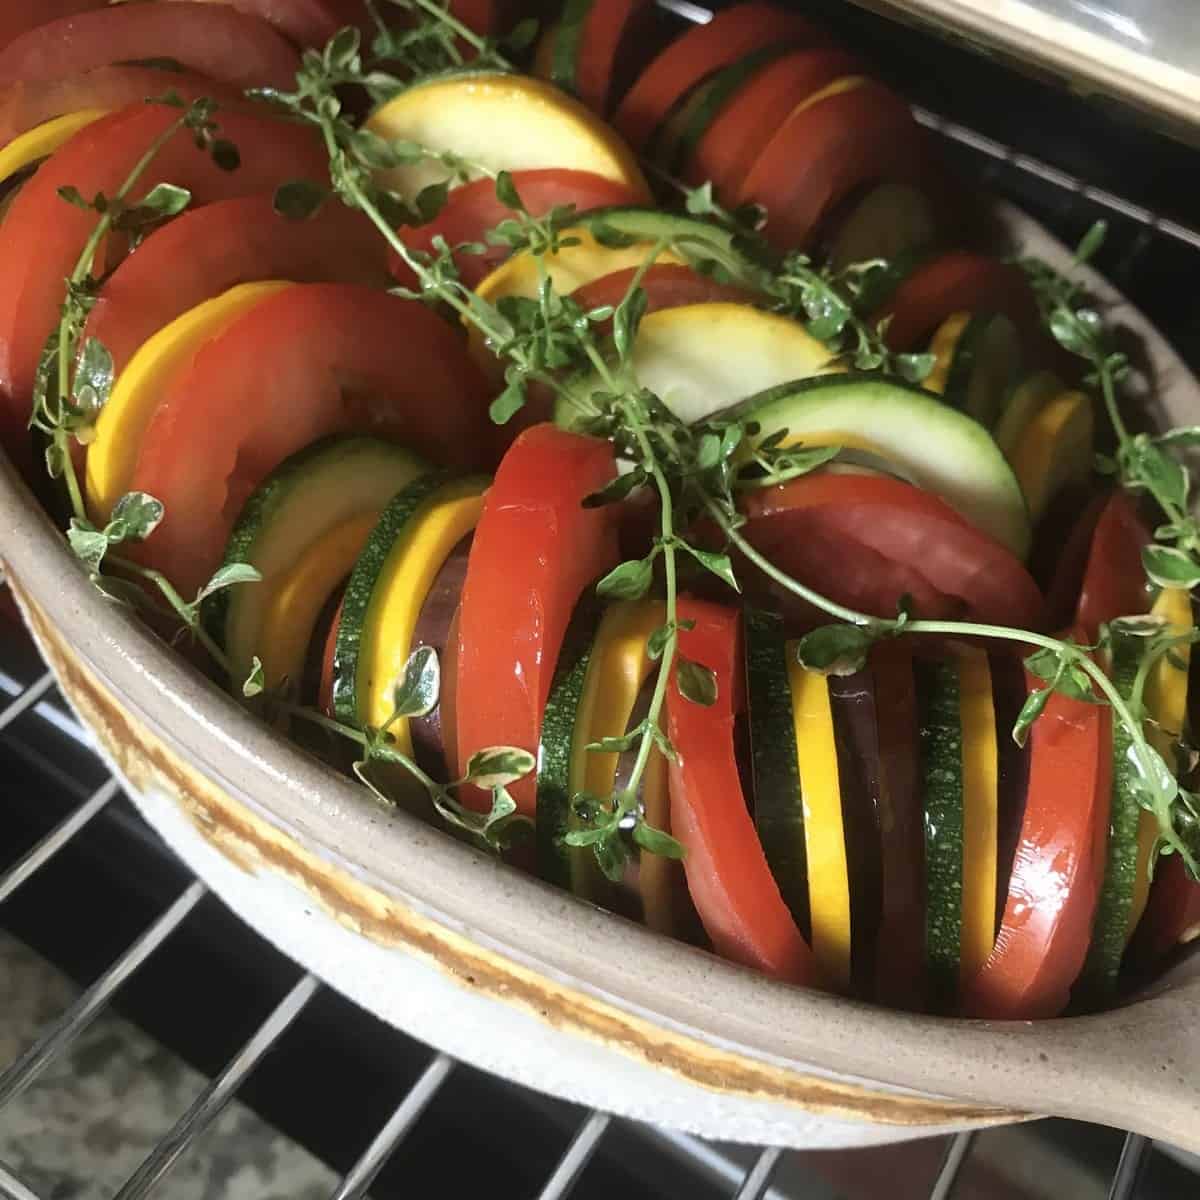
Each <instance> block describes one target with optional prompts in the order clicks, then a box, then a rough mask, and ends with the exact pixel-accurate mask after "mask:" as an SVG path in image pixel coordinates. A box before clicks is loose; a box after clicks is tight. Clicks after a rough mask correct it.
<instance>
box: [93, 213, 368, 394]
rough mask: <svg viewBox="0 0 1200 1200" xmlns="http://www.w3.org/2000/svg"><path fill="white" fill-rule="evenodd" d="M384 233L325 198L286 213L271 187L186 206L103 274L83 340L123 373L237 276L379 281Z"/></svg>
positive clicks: (242, 279)
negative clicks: (98, 345)
mask: <svg viewBox="0 0 1200 1200" xmlns="http://www.w3.org/2000/svg"><path fill="white" fill-rule="evenodd" d="M384 277H385V272H384V269H383V253H382V242H381V241H380V239H379V234H378V233H377V232H376V230H375V228H374V226H373V225H371V223H370V222H369V221H368V220H367V219H366V218H364V217H363V216H362V215H361V214H358V213H354V212H351V210H350V209H348V208H346V207H345V206H344V205H341V204H334V203H330V204H327V205H325V206H324V207H323V208H322V209H321V211H320V212H319V213H318V214H317V215H316V216H315V217H312V218H311V219H309V220H307V221H289V220H288V219H287V218H285V217H281V216H279V215H278V214H277V213H276V212H275V210H274V204H273V197H272V196H271V195H270V194H266V195H259V196H242V197H239V198H237V199H234V200H222V201H219V202H218V203H216V204H208V205H205V206H204V207H203V208H198V209H196V210H195V211H194V212H188V213H184V214H183V215H182V216H181V217H179V218H177V219H176V220H174V221H172V222H171V223H170V224H169V225H167V226H165V227H164V228H162V229H160V230H158V231H157V232H155V233H153V234H151V236H150V237H149V238H148V239H147V240H146V242H145V243H144V244H143V245H141V246H140V247H138V250H137V252H136V253H135V254H131V255H130V256H129V257H128V258H127V259H125V261H124V262H123V263H122V264H121V265H120V266H119V267H118V268H117V270H116V271H115V272H114V273H113V275H112V276H111V278H110V279H109V280H108V282H107V283H105V285H104V288H103V290H102V292H101V293H100V297H99V299H98V300H97V301H96V305H95V307H94V308H93V309H92V312H91V316H90V317H89V318H88V323H87V328H86V331H85V333H84V339H85V340H86V339H87V338H89V337H95V338H99V339H100V341H101V342H102V343H103V344H104V345H105V346H107V347H108V350H109V353H110V354H111V355H112V357H113V365H114V368H115V370H116V371H117V372H118V373H119V372H120V371H121V368H122V367H124V365H125V364H126V363H127V362H128V361H129V359H130V357H131V356H132V355H133V353H134V351H136V350H137V349H138V347H139V346H141V345H142V343H143V342H145V341H147V340H148V339H149V338H150V337H151V336H152V335H153V334H154V333H156V332H157V331H158V330H160V329H162V328H163V327H164V326H165V325H168V324H169V323H170V322H171V321H173V320H174V319H175V318H176V317H178V316H181V315H182V314H183V313H185V312H187V311H188V309H191V308H195V307H196V305H198V304H201V303H203V302H204V301H205V300H210V299H212V298H213V297H215V296H219V295H220V294H221V293H222V292H225V291H227V290H228V289H229V288H231V287H234V286H236V285H237V284H239V283H252V282H254V281H256V280H262V279H288V280H291V281H293V282H295V283H310V282H311V283H362V284H368V283H379V282H381V281H382V279H383V278H384Z"/></svg>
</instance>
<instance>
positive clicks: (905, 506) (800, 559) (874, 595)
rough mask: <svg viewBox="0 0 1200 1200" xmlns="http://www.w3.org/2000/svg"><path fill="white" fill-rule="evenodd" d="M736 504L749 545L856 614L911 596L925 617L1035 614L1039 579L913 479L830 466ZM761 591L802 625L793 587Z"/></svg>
mask: <svg viewBox="0 0 1200 1200" xmlns="http://www.w3.org/2000/svg"><path fill="white" fill-rule="evenodd" d="M743 507H744V511H745V513H746V516H747V523H746V525H745V526H744V528H743V529H742V533H743V535H744V536H745V537H746V538H747V539H748V540H749V541H750V543H751V544H752V545H753V546H754V547H755V548H756V549H758V550H759V551H760V552H761V553H763V554H765V555H766V556H767V557H768V558H769V559H770V560H771V561H772V562H773V563H775V565H776V566H778V567H780V568H782V569H783V570H785V571H787V572H788V573H789V574H790V575H791V576H792V577H793V578H795V579H797V580H799V581H800V582H801V583H806V584H808V585H809V586H810V587H813V588H815V589H816V590H817V591H819V592H821V593H822V594H823V595H826V596H828V597H830V598H831V599H833V600H836V601H838V602H839V603H841V604H845V605H848V606H849V607H851V608H855V609H858V610H859V611H861V612H866V613H870V614H871V615H873V616H878V617H892V616H895V615H896V606H897V604H898V603H899V601H900V599H901V597H902V596H904V595H905V594H908V595H909V596H911V597H912V602H913V609H914V612H915V613H916V614H917V615H918V616H921V617H925V618H927V619H931V620H938V619H947V618H958V619H962V620H971V621H981V622H985V623H993V624H999V625H1015V626H1016V627H1018V628H1021V629H1032V628H1034V627H1035V625H1036V622H1037V620H1038V617H1039V616H1040V615H1041V610H1042V596H1041V593H1040V592H1039V591H1038V587H1037V584H1035V583H1034V581H1033V579H1032V577H1031V576H1030V574H1029V572H1028V571H1026V570H1025V567H1024V566H1023V565H1022V564H1021V562H1020V561H1019V560H1018V559H1017V558H1015V557H1014V556H1013V554H1012V552H1011V551H1010V550H1008V549H1007V548H1006V547H1004V546H1002V545H1000V543H999V542H996V541H993V540H992V539H991V538H990V537H988V536H987V535H986V534H984V533H981V532H980V531H979V530H977V529H976V528H975V527H974V526H973V525H971V524H970V522H969V521H967V520H966V519H965V518H964V517H962V516H960V515H959V514H958V513H957V512H955V511H954V509H952V508H951V507H950V506H949V505H948V504H946V503H945V502H944V501H943V500H940V499H939V498H938V497H937V496H934V495H932V494H931V493H929V492H925V491H922V490H921V489H920V488H917V487H914V486H913V485H912V484H908V483H904V482H902V481H900V480H898V479H889V478H886V477H882V476H873V475H858V474H853V475H851V474H835V473H832V472H827V473H821V474H815V475H806V476H802V477H801V478H799V479H794V480H792V481H791V482H789V483H785V484H783V485H781V486H779V487H773V488H763V489H762V490H761V491H757V492H751V493H750V494H749V496H748V498H747V499H746V501H745V503H744V506H743ZM831 564H836V567H833V566H831ZM745 577H746V579H747V580H748V581H749V580H751V579H753V580H754V582H755V584H756V585H759V586H762V584H761V583H760V581H761V580H764V579H765V577H763V576H762V575H761V574H760V573H759V572H757V571H756V570H755V569H754V568H752V567H750V568H748V569H747V574H746V576H745ZM766 590H767V591H768V593H769V594H770V595H771V597H772V599H773V600H775V601H776V603H778V604H779V605H780V606H781V607H782V609H783V611H784V612H785V613H788V614H789V615H791V616H793V618H794V619H796V620H797V621H798V622H800V623H807V622H806V618H807V617H809V616H810V614H809V613H808V611H807V609H804V610H801V609H797V608H796V606H795V602H794V598H792V597H791V594H790V593H787V592H784V591H783V589H782V588H780V587H779V585H777V584H774V583H773V582H770V581H767V588H766Z"/></svg>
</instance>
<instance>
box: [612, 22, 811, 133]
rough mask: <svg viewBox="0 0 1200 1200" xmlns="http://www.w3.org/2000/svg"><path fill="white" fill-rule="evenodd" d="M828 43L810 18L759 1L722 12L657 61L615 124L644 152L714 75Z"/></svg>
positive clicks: (632, 92) (633, 89)
mask: <svg viewBox="0 0 1200 1200" xmlns="http://www.w3.org/2000/svg"><path fill="white" fill-rule="evenodd" d="M825 40H826V39H825V37H824V35H823V34H822V33H821V32H820V31H819V30H817V29H816V27H815V26H813V25H812V24H810V23H809V22H808V21H806V20H804V18H802V17H798V16H796V15H795V14H794V13H790V12H786V11H784V10H783V9H780V8H776V7H775V6H774V5H770V4H764V3H760V2H758V0H750V2H749V3H745V4H736V5H734V6H733V7H732V8H726V9H722V10H721V11H720V12H718V13H717V14H716V16H714V17H713V19H712V20H711V21H709V23H708V24H707V25H695V26H693V27H692V28H691V29H689V30H688V31H687V32H686V33H685V34H683V36H682V37H680V38H678V39H677V40H676V41H675V42H673V43H672V44H671V45H670V46H668V47H667V48H666V49H665V50H664V51H663V52H662V53H661V54H660V55H658V57H657V58H655V60H654V61H653V62H652V63H651V64H650V65H649V66H648V67H647V68H646V70H645V71H643V72H642V74H641V77H640V78H639V79H638V80H637V82H636V83H634V85H633V86H632V87H631V88H630V89H629V91H628V92H626V94H625V97H624V99H622V101H621V103H620V104H619V105H618V106H617V111H616V115H615V116H614V117H613V124H614V125H616V127H617V130H618V131H619V132H620V133H621V134H622V135H623V136H624V138H625V140H626V141H627V142H629V144H630V145H631V146H632V147H633V148H634V149H635V150H644V149H645V148H646V146H647V144H648V143H649V141H650V139H651V138H652V137H653V136H654V132H655V130H656V129H657V128H658V127H659V125H661V124H662V122H663V121H664V120H665V119H666V117H667V114H668V113H670V111H671V110H672V109H673V108H674V107H675V105H676V103H677V102H678V101H680V100H682V99H683V98H684V97H685V96H686V95H687V94H688V92H690V91H691V89H692V88H693V87H695V86H696V84H698V83H699V82H700V81H701V80H703V79H704V78H705V77H706V76H708V75H710V74H711V73H712V72H713V71H717V70H719V69H720V68H721V67H727V66H729V65H730V64H731V63H735V62H737V61H738V60H739V59H741V58H744V57H745V56H746V55H747V54H753V53H754V52H755V51H756V50H761V49H763V48H764V47H766V46H771V45H774V44H776V43H778V42H781V41H784V42H791V43H796V44H803V45H807V44H816V43H818V42H823V41H825Z"/></svg>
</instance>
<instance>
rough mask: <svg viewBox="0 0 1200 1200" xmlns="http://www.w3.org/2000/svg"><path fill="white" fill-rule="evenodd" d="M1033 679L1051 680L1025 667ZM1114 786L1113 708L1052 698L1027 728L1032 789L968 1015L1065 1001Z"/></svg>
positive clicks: (969, 988) (1083, 938) (1094, 895)
mask: <svg viewBox="0 0 1200 1200" xmlns="http://www.w3.org/2000/svg"><path fill="white" fill-rule="evenodd" d="M1026 686H1027V687H1028V688H1029V689H1030V690H1031V691H1032V690H1033V689H1035V688H1041V687H1044V686H1045V684H1044V682H1043V681H1042V680H1041V679H1038V678H1036V677H1035V676H1033V675H1028V674H1027V675H1026ZM1111 786H1112V721H1111V710H1110V709H1109V708H1108V707H1107V705H1096V704H1083V703H1081V702H1080V701H1078V700H1069V699H1067V698H1066V697H1065V696H1061V695H1057V694H1056V695H1054V696H1051V698H1050V702H1049V703H1048V704H1047V705H1046V708H1045V711H1044V712H1043V713H1042V715H1041V716H1040V717H1039V718H1038V719H1037V721H1036V722H1035V723H1034V726H1033V729H1032V731H1031V733H1030V736H1029V790H1028V792H1027V794H1026V798H1025V815H1024V818H1023V820H1022V823H1021V833H1020V837H1019V840H1018V842H1017V852H1016V855H1015V857H1014V859H1013V869H1012V876H1011V878H1010V880H1009V885H1008V896H1007V899H1006V901H1005V905H1004V915H1003V917H1002V918H1001V922H1000V932H999V934H997V936H996V944H995V946H994V947H993V949H992V953H991V955H990V956H989V957H988V960H987V962H986V963H984V965H983V966H982V967H981V968H980V970H979V973H978V974H977V975H976V976H975V978H974V979H972V980H970V981H969V982H968V983H967V984H966V986H965V987H964V990H963V1011H964V1012H965V1013H967V1014H968V1015H969V1016H974V1017H990V1018H992V1019H997V1020H1035V1019H1037V1018H1040V1017H1052V1016H1055V1015H1056V1014H1057V1013H1059V1012H1061V1011H1062V1009H1063V1008H1064V1007H1065V1005H1066V1003H1067V1000H1068V998H1069V995H1070V989H1071V985H1072V984H1073V983H1074V982H1075V979H1076V977H1077V976H1078V974H1079V972H1080V970H1081V969H1082V967H1083V963H1084V960H1085V958H1086V957H1087V950H1088V943H1089V941H1090V940H1091V931H1092V919H1093V917H1094V915H1095V911H1096V903H1097V900H1098V898H1099V895H1100V887H1101V884H1102V883H1103V880H1104V868H1105V840H1106V838H1107V835H1108V811H1109V791H1110V788H1111Z"/></svg>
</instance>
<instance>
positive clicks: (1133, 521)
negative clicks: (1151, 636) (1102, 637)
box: [1075, 491, 1150, 642]
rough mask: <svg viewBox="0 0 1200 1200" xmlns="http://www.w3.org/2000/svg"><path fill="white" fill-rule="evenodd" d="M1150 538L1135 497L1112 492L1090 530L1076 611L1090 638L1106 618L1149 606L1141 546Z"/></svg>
mask: <svg viewBox="0 0 1200 1200" xmlns="http://www.w3.org/2000/svg"><path fill="white" fill-rule="evenodd" d="M1149 542H1150V531H1149V530H1148V529H1147V528H1146V526H1145V525H1144V524H1143V523H1142V519H1141V517H1139V516H1138V515H1137V509H1135V508H1134V506H1133V501H1132V500H1130V499H1129V497H1128V496H1127V495H1126V494H1125V493H1124V492H1122V491H1116V492H1113V494H1112V495H1111V496H1110V497H1109V499H1108V503H1107V504H1105V506H1104V511H1103V512H1102V513H1101V514H1100V519H1099V521H1097V522H1096V531H1095V533H1093V534H1092V544H1091V549H1090V550H1089V551H1088V559H1087V566H1086V567H1085V568H1084V572H1083V587H1082V588H1081V589H1080V593H1079V606H1078V607H1077V608H1076V610H1075V623H1076V624H1077V625H1078V626H1079V627H1080V629H1081V630H1082V631H1083V636H1084V637H1085V638H1086V639H1087V641H1089V642H1094V641H1095V640H1096V638H1097V636H1098V635H1099V632H1100V626H1101V625H1103V624H1104V623H1105V622H1106V621H1111V620H1113V619H1114V618H1116V617H1133V616H1140V615H1141V614H1142V613H1144V612H1146V611H1147V609H1148V608H1149V607H1150V593H1149V592H1148V591H1147V590H1146V574H1145V572H1144V571H1143V569H1142V548H1143V547H1144V546H1146V545H1148V544H1149Z"/></svg>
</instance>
